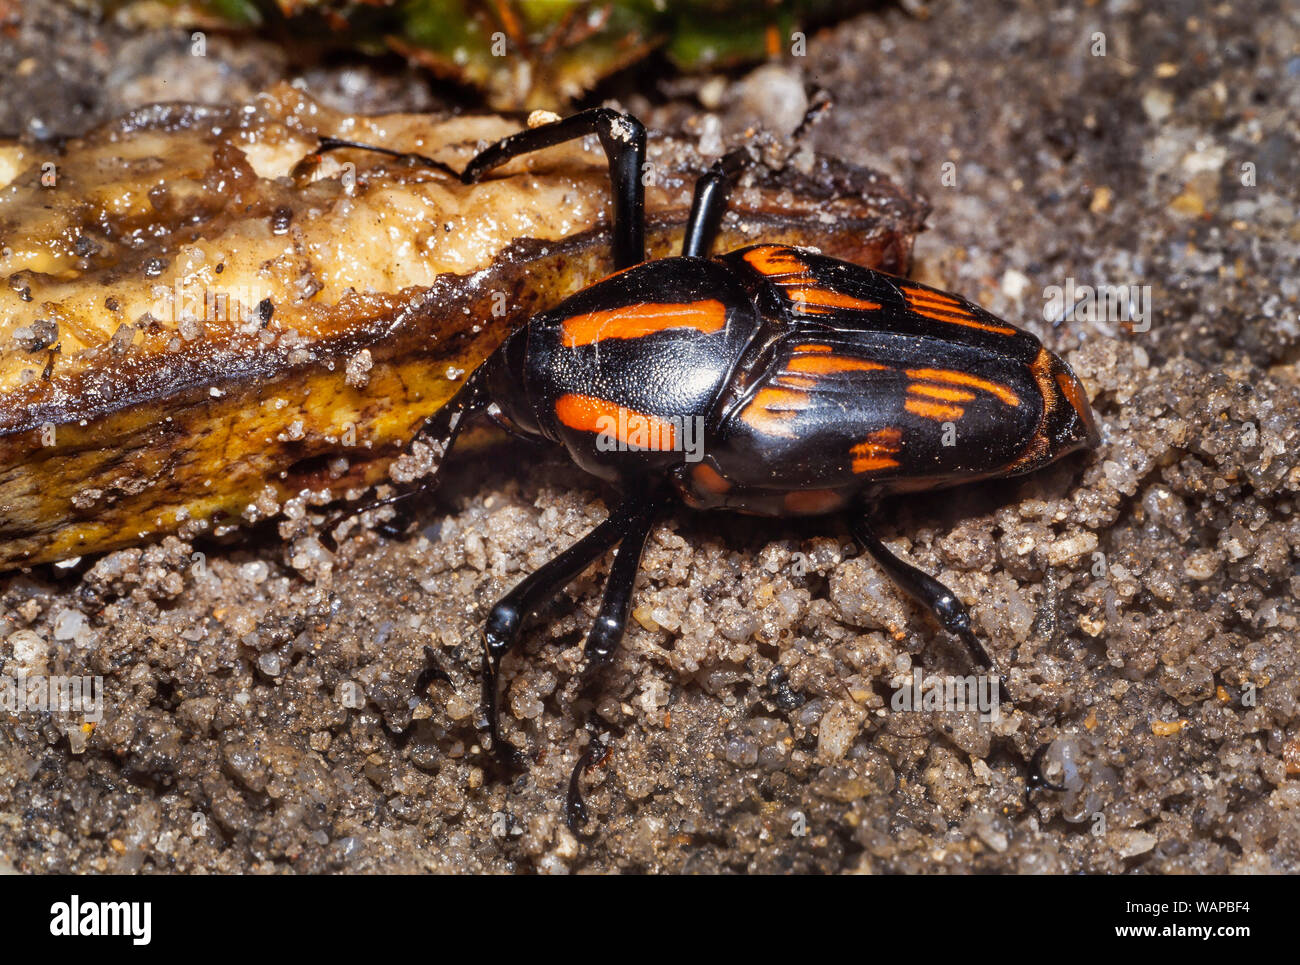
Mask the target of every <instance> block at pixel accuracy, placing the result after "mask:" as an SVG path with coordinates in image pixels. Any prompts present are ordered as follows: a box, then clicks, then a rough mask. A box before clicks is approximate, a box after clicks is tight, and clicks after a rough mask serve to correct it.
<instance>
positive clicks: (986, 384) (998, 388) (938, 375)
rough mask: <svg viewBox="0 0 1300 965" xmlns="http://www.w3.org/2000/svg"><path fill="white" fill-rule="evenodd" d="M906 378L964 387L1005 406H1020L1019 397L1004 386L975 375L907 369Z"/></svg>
mask: <svg viewBox="0 0 1300 965" xmlns="http://www.w3.org/2000/svg"><path fill="white" fill-rule="evenodd" d="M907 377H908V378H909V379H921V380H924V381H926V382H947V383H948V384H949V385H965V386H969V387H970V388H972V389H980V390H982V391H984V392H988V393H990V394H991V395H995V396H997V397H998V399H1000V400H1001V401H1003V402H1005V403H1006V404H1007V405H1012V406H1016V405H1020V396H1018V395H1016V394H1015V393H1014V392H1012V391H1011V390H1010V389H1009V388H1007V387H1006V386H1005V385H1002V384H1000V383H998V382H990V381H989V380H988V379H981V378H979V377H978V376H975V375H967V374H966V373H965V372H955V371H953V370H952V369H908V370H907Z"/></svg>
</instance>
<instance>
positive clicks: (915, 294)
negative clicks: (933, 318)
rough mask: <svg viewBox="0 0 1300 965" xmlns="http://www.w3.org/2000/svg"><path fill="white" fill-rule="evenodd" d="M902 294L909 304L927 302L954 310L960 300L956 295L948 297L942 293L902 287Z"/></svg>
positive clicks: (958, 305) (959, 303)
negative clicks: (947, 306)
mask: <svg viewBox="0 0 1300 965" xmlns="http://www.w3.org/2000/svg"><path fill="white" fill-rule="evenodd" d="M903 294H904V295H905V296H906V297H907V300H908V301H909V302H920V303H922V304H924V303H926V302H929V303H931V304H935V305H949V306H952V307H954V308H956V307H960V305H961V299H959V298H958V297H957V296H956V295H948V294H945V293H944V292H936V291H930V290H929V289H926V288H912V287H910V286H907V285H904V286H903Z"/></svg>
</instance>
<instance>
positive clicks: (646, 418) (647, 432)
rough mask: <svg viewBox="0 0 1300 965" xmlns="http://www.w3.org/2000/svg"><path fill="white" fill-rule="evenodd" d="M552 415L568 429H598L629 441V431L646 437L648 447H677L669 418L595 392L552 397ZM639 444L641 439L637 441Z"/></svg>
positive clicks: (600, 431) (668, 449)
mask: <svg viewBox="0 0 1300 965" xmlns="http://www.w3.org/2000/svg"><path fill="white" fill-rule="evenodd" d="M555 415H556V417H557V418H559V420H560V421H561V422H562V423H564V424H565V425H566V426H568V427H569V428H570V429H577V430H578V431H579V432H599V433H604V434H605V435H607V436H611V437H613V438H615V439H618V440H619V441H620V442H622V443H623V444H624V445H628V444H629V440H628V431H629V430H630V431H633V432H635V433H636V434H637V436H638V437H639V439H648V440H649V442H650V444H649V445H647V446H645V448H647V449H655V450H659V451H665V450H667V451H671V450H673V449H676V448H677V428H676V426H674V425H673V424H672V423H671V422H668V421H666V420H664V419H661V418H659V417H658V416H653V415H649V414H647V413H645V412H637V411H635V410H633V409H629V408H628V407H627V406H622V405H618V404H617V403H615V402H610V401H609V400H608V399H601V398H598V397H596V396H594V395H579V394H577V393H573V392H571V393H568V394H567V395H562V396H560V397H559V398H558V399H556V400H555ZM637 445H638V446H640V445H641V442H640V441H638V442H637Z"/></svg>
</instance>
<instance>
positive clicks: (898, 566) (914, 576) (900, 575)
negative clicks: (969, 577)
mask: <svg viewBox="0 0 1300 965" xmlns="http://www.w3.org/2000/svg"><path fill="white" fill-rule="evenodd" d="M850 528H851V531H852V533H853V538H854V539H856V540H857V541H858V543H859V544H860V545H861V546H862V547H863V549H865V550H866V551H867V552H868V553H870V554H871V557H872V559H874V560H875V561H876V563H878V564H879V565H880V568H881V569H883V570H884V571H885V572H886V573H888V574H889V577H890V579H892V580H893V581H894V583H896V584H897V585H898V587H899V588H900V589H901V590H903V592H904V593H906V594H907V595H908V596H910V597H911V598H912V599H914V600H915V601H916V602H917V603H920V604H921V605H922V606H923V607H925V608H926V609H927V610H929V611H930V613H931V614H932V615H933V616H934V618H935V619H936V620H938V621H939V624H940V626H942V627H943V628H944V629H945V630H947V631H948V632H949V633H951V634H952V635H953V636H955V637H957V639H959V640H960V641H961V642H962V643H963V644H964V645H965V647H966V649H967V651H969V653H970V655H971V659H973V660H974V661H975V663H976V664H978V665H980V666H982V667H984V668H986V669H987V670H988V671H989V672H990V673H992V674H994V675H995V676H996V677H997V679H998V688H999V690H1000V692H1001V697H1000V699H1001V700H1004V701H1006V702H1008V703H1010V702H1011V693H1010V690H1009V689H1008V687H1007V678H1006V676H1005V675H1004V674H1003V673H1002V670H1001V669H1000V668H999V667H998V663H997V661H996V660H995V659H994V658H993V655H992V654H991V653H989V651H988V649H987V648H986V647H985V646H984V644H983V643H981V642H980V640H979V638H978V637H976V636H975V633H974V631H972V630H971V623H970V612H969V611H968V610H967V609H966V604H964V603H962V602H961V600H959V599H957V595H956V594H955V593H953V592H952V590H950V589H948V588H947V587H946V586H944V585H943V584H942V583H940V582H939V581H938V580H936V579H935V578H934V577H933V576H930V575H929V574H928V573H925V572H923V571H921V570H919V569H917V568H916V567H915V566H913V565H912V564H910V563H905V562H903V561H902V560H900V559H899V558H898V557H897V556H895V555H894V554H893V553H892V552H890V550H889V548H888V547H886V546H885V544H884V543H882V542H881V541H880V537H878V536H877V535H876V534H875V531H874V530H873V529H872V528H871V526H870V525H869V524H868V523H867V521H866V520H864V519H861V518H855V519H853V520H851V521H850Z"/></svg>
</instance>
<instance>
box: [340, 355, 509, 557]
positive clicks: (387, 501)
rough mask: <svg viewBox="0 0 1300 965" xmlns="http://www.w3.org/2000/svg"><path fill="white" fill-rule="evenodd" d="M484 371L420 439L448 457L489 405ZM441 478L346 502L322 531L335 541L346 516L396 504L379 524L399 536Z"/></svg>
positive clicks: (419, 434) (432, 420)
mask: <svg viewBox="0 0 1300 965" xmlns="http://www.w3.org/2000/svg"><path fill="white" fill-rule="evenodd" d="M484 371H485V370H484V369H483V368H482V367H479V368H478V369H476V370H475V371H474V373H473V374H472V375H470V377H469V378H468V379H466V380H465V383H464V384H463V385H462V386H461V387H460V388H459V389H457V390H456V393H455V395H453V396H452V397H451V398H450V399H449V400H448V401H447V402H446V404H444V405H443V407H442V408H441V409H439V410H438V411H437V412H435V413H434V414H433V415H431V416H430V417H429V418H428V419H427V420H426V421H425V423H424V425H422V426H421V427H420V429H419V431H417V432H416V434H415V438H416V439H420V440H429V441H432V442H435V443H437V444H439V445H441V446H442V458H443V460H444V461H445V460H446V459H447V457H448V456H449V455H450V454H451V450H452V448H453V447H454V446H455V445H456V440H457V439H458V438H459V437H460V433H461V430H462V429H463V428H464V427H465V425H466V424H467V423H468V422H469V419H470V416H472V415H474V414H475V413H476V412H478V411H480V410H481V409H483V408H484V406H486V405H487V396H486V392H485V390H484V385H483V383H484ZM437 480H438V473H437V472H434V473H433V474H431V475H428V476H422V477H421V478H419V479H417V480H414V481H413V482H411V483H408V484H406V485H405V486H401V487H399V491H398V492H395V493H393V494H392V495H389V496H382V497H380V498H378V499H371V500H367V501H365V502H362V503H359V504H353V505H351V506H346V507H344V508H343V509H342V510H340V511H339V512H337V513H335V514H334V515H333V516H332V517H330V518H329V520H328V521H327V522H326V523H325V525H324V526H323V527H322V531H323V532H324V533H325V535H326V536H327V537H329V539H330V540H331V541H332V539H333V536H332V534H333V532H334V528H335V527H336V526H338V525H339V524H340V523H342V522H343V521H344V520H345V519H348V518H349V517H351V516H355V515H357V514H358V513H365V512H369V511H370V510H372V509H382V508H383V507H385V506H393V507H395V512H396V514H397V515H396V516H395V517H394V518H393V519H391V520H388V521H387V522H384V523H380V524H378V525H377V526H376V527H375V528H376V529H377V530H378V531H379V532H380V533H382V534H383V535H384V536H386V537H389V538H397V537H399V536H401V535H402V534H403V533H405V532H406V530H407V529H408V528H409V527H410V524H411V520H412V518H413V510H414V508H415V507H414V505H413V504H414V503H416V502H417V501H418V497H420V496H422V495H424V494H425V493H427V492H429V491H430V490H431V489H433V487H434V486H435V485H436V484H437Z"/></svg>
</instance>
